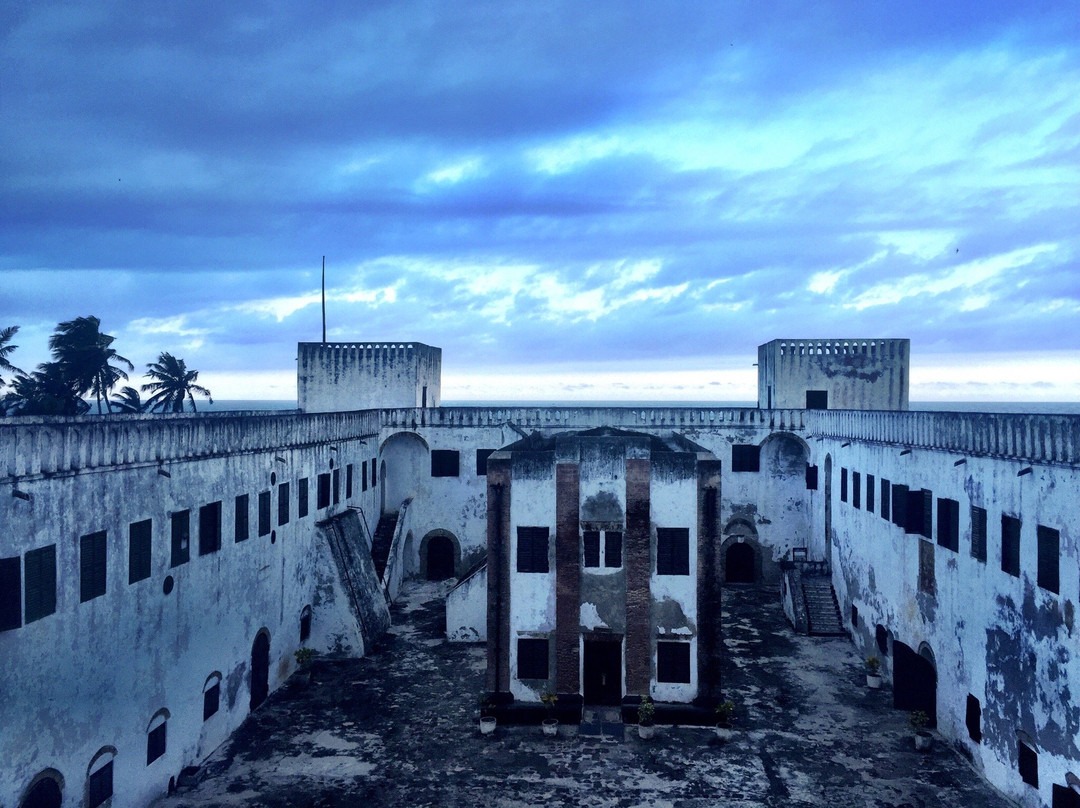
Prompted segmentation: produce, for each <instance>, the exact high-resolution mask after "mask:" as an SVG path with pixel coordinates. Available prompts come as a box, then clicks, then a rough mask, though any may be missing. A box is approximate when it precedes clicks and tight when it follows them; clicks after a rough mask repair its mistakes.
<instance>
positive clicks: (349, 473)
mask: <svg viewBox="0 0 1080 808" xmlns="http://www.w3.org/2000/svg"><path fill="white" fill-rule="evenodd" d="M352 478H353V464H352V463H349V464H347V465H346V466H345V499H352Z"/></svg>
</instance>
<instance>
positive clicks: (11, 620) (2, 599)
mask: <svg viewBox="0 0 1080 808" xmlns="http://www.w3.org/2000/svg"><path fill="white" fill-rule="evenodd" d="M21 567H22V559H21V558H19V557H18V556H14V557H12V558H0V631H10V630H11V629H13V628H18V627H19V626H21V625H22V570H21Z"/></svg>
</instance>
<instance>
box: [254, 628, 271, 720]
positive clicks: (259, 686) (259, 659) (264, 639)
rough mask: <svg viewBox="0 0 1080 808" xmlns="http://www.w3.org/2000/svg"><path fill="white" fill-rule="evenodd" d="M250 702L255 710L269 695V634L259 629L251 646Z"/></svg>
mask: <svg viewBox="0 0 1080 808" xmlns="http://www.w3.org/2000/svg"><path fill="white" fill-rule="evenodd" d="M250 689H251V702H250V708H251V709H252V710H254V709H256V708H257V707H258V706H259V705H260V704H262V703H263V702H264V701H266V697H267V696H268V695H269V693H270V632H269V631H267V630H266V629H265V628H264V629H260V630H259V633H258V634H256V635H255V642H253V643H252V644H251V682H250Z"/></svg>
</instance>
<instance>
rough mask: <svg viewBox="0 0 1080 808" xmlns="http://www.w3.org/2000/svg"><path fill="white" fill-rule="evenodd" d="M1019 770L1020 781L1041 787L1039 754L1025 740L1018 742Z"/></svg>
mask: <svg viewBox="0 0 1080 808" xmlns="http://www.w3.org/2000/svg"><path fill="white" fill-rule="evenodd" d="M1016 752H1017V761H1016V763H1017V768H1018V769H1019V770H1020V779H1021V780H1023V781H1024V782H1025V783H1027V784H1028V785H1029V786H1034V787H1035V788H1038V787H1039V753H1038V752H1036V751H1035V749H1034V747H1032V746H1029V745H1028V744H1027V742H1025V741H1024V739H1023V738H1021V739H1019V740H1018V741H1017V742H1016Z"/></svg>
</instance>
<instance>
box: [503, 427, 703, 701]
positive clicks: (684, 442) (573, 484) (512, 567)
mask: <svg viewBox="0 0 1080 808" xmlns="http://www.w3.org/2000/svg"><path fill="white" fill-rule="evenodd" d="M487 486H488V497H487V500H488V514H487V519H488V521H487V545H488V565H487V568H488V606H487V609H488V615H487V620H488V634H487V636H488V640H487V687H488V690H489V691H490V692H491V693H492V694H493V697H494V700H495V701H496V703H497V704H499V705H500V709H499V711H500V712H501V713H503V714H504V715H505V716H506V717H507V718H510V717H511V716H512V715H513V713H515V712H518V713H519V715H522V716H524V715H527V714H530V713H534V712H535V705H537V704H539V702H540V696H541V695H542V694H543V693H545V692H547V691H550V692H554V693H557V694H558V695H559V710H558V712H559V715H560V717H561V718H563V719H564V720H567V719H568V720H573V718H574V716H575V712H576V714H577V715H578V716H580V708H581V705H582V704H583V703H584V704H586V705H589V704H600V705H619V704H622V705H624V706H625V707H627V708H636V706H637V705H638V704H639V702H640V699H641V696H643V695H648V696H651V697H652V698H653V699H655V700H656V701H657V702H660V703H661V704H663V703H671V704H673V705H674V704H681V705H685V704H689V703H696V704H698V705H700V706H711V704H712V703H714V702H715V701H716V700H717V699H718V698H719V695H720V692H719V686H720V587H719V583H718V582H719V581H720V580H721V576H720V574H719V569H718V558H717V549H718V539H717V537H718V535H719V524H718V507H717V504H718V502H719V496H720V491H719V486H720V463H719V461H718V460H717V458H716V456H715V455H713V454H712V453H711V452H709V451H707V450H706V449H703V448H702V447H700V446H698V445H697V444H695V443H693V442H691V441H690V440H688V439H686V438H685V437H683V436H681V435H677V434H671V435H670V436H668V437H663V438H662V437H657V436H655V435H646V434H642V433H638V432H629V431H624V430H619V429H613V428H610V427H602V428H599V429H590V430H586V431H580V432H565V433H560V434H555V435H549V436H543V435H541V434H539V433H534V434H533V435H530V436H528V437H526V438H523V439H522V440H520V441H517V442H516V443H513V444H510V445H509V446H506V447H504V448H503V449H500V450H498V451H496V452H494V453H493V454H491V455H490V456H489V457H488V459H487ZM661 715H663V711H661Z"/></svg>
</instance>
